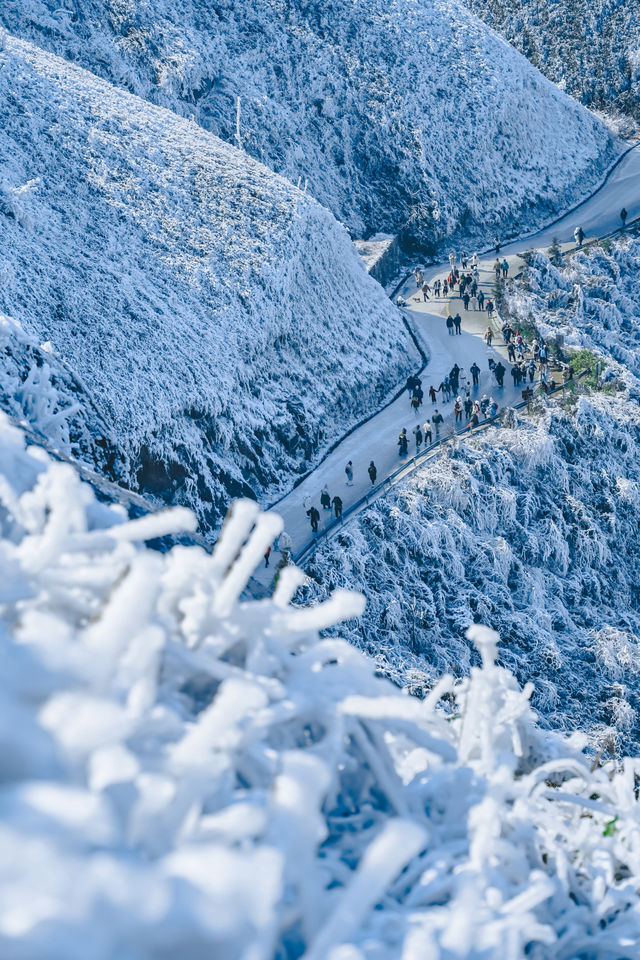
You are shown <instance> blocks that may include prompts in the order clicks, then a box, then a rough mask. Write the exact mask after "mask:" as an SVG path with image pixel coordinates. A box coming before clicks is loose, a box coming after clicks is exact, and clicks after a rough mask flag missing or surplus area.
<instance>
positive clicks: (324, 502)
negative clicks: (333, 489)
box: [320, 487, 331, 510]
mask: <svg viewBox="0 0 640 960" xmlns="http://www.w3.org/2000/svg"><path fill="white" fill-rule="evenodd" d="M320 506H321V507H322V509H323V510H331V497H330V496H329V490H328V488H327V487H323V488H322V493H321V494H320Z"/></svg>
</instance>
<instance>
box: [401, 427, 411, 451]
mask: <svg viewBox="0 0 640 960" xmlns="http://www.w3.org/2000/svg"><path fill="white" fill-rule="evenodd" d="M408 449H409V441H408V439H407V428H406V427H403V428H402V430H401V431H400V436H399V437H398V453H399V455H400V456H401V457H406V455H407V451H408Z"/></svg>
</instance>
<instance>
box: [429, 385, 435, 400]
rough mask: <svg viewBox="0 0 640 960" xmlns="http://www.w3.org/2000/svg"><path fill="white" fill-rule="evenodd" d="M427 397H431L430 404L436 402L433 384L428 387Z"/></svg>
mask: <svg viewBox="0 0 640 960" xmlns="http://www.w3.org/2000/svg"><path fill="white" fill-rule="evenodd" d="M429 396H430V397H431V403H435V402H436V390H435V387H434V386H433V384H431V386H430V387H429Z"/></svg>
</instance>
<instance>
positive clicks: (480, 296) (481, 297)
mask: <svg viewBox="0 0 640 960" xmlns="http://www.w3.org/2000/svg"><path fill="white" fill-rule="evenodd" d="M478 306H479V307H480V309H481V310H484V290H481V291H480V292H479V294H478Z"/></svg>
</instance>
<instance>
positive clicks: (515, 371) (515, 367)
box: [511, 363, 520, 387]
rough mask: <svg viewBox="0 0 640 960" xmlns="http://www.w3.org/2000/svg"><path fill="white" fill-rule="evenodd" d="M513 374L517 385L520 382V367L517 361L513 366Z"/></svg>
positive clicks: (515, 385) (514, 383)
mask: <svg viewBox="0 0 640 960" xmlns="http://www.w3.org/2000/svg"><path fill="white" fill-rule="evenodd" d="M511 376H512V377H513V385H514V387H517V386H518V384H519V383H520V367H519V366H518V364H517V363H514V365H513V366H512V367H511Z"/></svg>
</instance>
